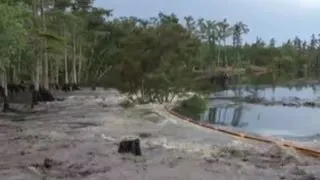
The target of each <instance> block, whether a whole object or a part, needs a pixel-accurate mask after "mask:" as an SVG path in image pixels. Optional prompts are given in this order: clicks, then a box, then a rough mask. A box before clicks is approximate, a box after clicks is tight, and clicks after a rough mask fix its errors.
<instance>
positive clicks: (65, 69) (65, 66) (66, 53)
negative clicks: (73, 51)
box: [64, 47, 69, 84]
mask: <svg viewBox="0 0 320 180" xmlns="http://www.w3.org/2000/svg"><path fill="white" fill-rule="evenodd" d="M64 77H65V79H64V82H65V84H69V75H68V52H67V47H66V49H65V50H64Z"/></svg>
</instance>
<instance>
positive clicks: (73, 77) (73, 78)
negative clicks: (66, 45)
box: [72, 26, 78, 84]
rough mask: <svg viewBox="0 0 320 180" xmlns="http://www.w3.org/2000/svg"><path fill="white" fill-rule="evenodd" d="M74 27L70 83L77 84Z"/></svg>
mask: <svg viewBox="0 0 320 180" xmlns="http://www.w3.org/2000/svg"><path fill="white" fill-rule="evenodd" d="M75 28H76V27H75V26H74V27H73V39H72V42H73V43H72V46H73V53H72V54H73V61H72V83H73V84H78V82H77V55H76V34H75Z"/></svg>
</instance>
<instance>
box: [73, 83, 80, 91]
mask: <svg viewBox="0 0 320 180" xmlns="http://www.w3.org/2000/svg"><path fill="white" fill-rule="evenodd" d="M71 89H72V91H79V90H80V87H79V85H78V84H76V83H73V84H72V85H71Z"/></svg>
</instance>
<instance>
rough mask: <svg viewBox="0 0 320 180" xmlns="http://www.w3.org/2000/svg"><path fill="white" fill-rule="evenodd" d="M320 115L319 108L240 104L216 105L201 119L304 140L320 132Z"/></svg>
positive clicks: (263, 133)
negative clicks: (303, 138)
mask: <svg viewBox="0 0 320 180" xmlns="http://www.w3.org/2000/svg"><path fill="white" fill-rule="evenodd" d="M319 117H320V109H319V108H305V107H300V108H295V107H282V106H263V105H252V104H239V105H230V106H225V107H219V106H216V107H214V106H213V107H211V108H210V109H209V110H208V111H207V112H206V113H205V114H204V116H203V119H202V121H207V122H209V123H212V124H219V125H227V126H233V127H236V128H240V129H243V130H245V131H248V132H253V133H258V134H261V135H268V136H279V137H283V138H301V139H302V137H312V136H315V135H316V134H318V133H320V118H319ZM316 137H318V136H316Z"/></svg>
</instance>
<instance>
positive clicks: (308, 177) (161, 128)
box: [0, 89, 320, 180]
mask: <svg viewBox="0 0 320 180" xmlns="http://www.w3.org/2000/svg"><path fill="white" fill-rule="evenodd" d="M55 94H56V95H57V96H59V97H61V96H64V97H65V98H66V99H65V101H59V102H50V103H40V104H39V105H38V106H36V108H35V109H34V110H33V111H31V109H29V106H28V105H25V106H24V105H21V104H12V105H11V107H15V108H18V109H21V110H23V111H24V113H21V112H19V113H1V114H0V144H1V146H0V179H5V180H20V179H21V180H37V179H47V180H56V179H61V180H77V179H79V180H81V179H88V180H106V179H111V180H125V179H130V180H143V179H152V180H162V179H163V180H170V179H177V180H188V179H190V180H194V179H204V180H206V179H208V180H209V179H210V180H211V179H217V180H220V179H221V180H230V179H236V180H241V179H243V180H251V179H252V180H257V179H266V180H268V179H270V180H275V179H300V180H303V179H305V180H312V179H319V177H320V161H319V160H317V159H312V158H309V157H304V156H302V155H299V154H297V153H296V152H294V150H291V149H286V148H282V147H278V146H276V145H266V144H260V143H255V142H251V141H244V140H237V139H233V138H232V137H230V136H227V135H224V134H221V133H218V132H214V131H211V130H208V129H204V128H200V127H196V126H194V125H192V124H188V123H187V122H184V121H181V120H179V119H177V118H176V117H173V116H171V115H169V114H168V113H167V112H166V111H165V110H164V109H163V105H143V106H136V107H134V108H130V109H123V108H122V107H121V106H120V103H121V101H122V100H123V97H122V96H121V95H120V94H119V93H118V92H117V91H115V90H106V91H105V90H98V89H97V90H96V91H94V92H92V91H90V90H83V91H79V92H70V93H69V92H68V93H55ZM125 136H136V137H139V138H140V141H141V151H142V156H133V155H130V154H118V152H117V150H118V143H119V142H120V141H121V140H122V139H123V137H125Z"/></svg>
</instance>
